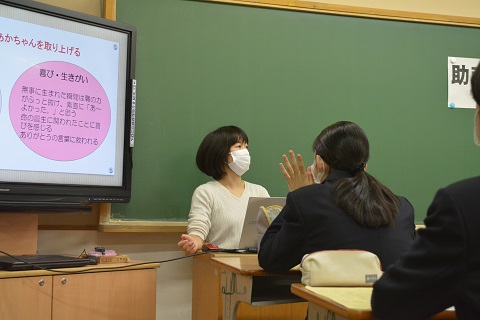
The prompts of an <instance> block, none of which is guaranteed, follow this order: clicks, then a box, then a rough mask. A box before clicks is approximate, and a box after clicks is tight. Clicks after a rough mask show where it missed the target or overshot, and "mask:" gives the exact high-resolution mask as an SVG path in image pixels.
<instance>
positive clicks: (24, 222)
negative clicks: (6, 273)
mask: <svg viewBox="0 0 480 320" xmlns="http://www.w3.org/2000/svg"><path fill="white" fill-rule="evenodd" d="M37 241H38V214H32V213H28V214H21V213H0V250H2V251H5V252H7V253H9V254H13V255H30V254H36V253H37Z"/></svg>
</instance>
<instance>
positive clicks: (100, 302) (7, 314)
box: [0, 261, 159, 320]
mask: <svg viewBox="0 0 480 320" xmlns="http://www.w3.org/2000/svg"><path fill="white" fill-rule="evenodd" d="M135 262H139V261H132V262H131V263H129V264H128V267H127V268H125V269H124V268H120V269H110V270H108V269H101V268H104V267H110V266H125V265H127V264H116V265H113V264H102V265H95V266H86V267H79V268H65V269H59V270H61V271H64V272H49V271H44V270H27V271H0V315H2V319H3V318H5V319H9V320H23V319H36V320H47V319H48V320H56V319H58V320H61V319H69V320H75V319H96V320H113V319H115V320H119V319H122V320H131V319H138V320H154V319H155V313H156V310H155V309H156V301H155V300H156V285H157V281H156V279H157V272H156V268H158V267H159V264H158V263H149V264H145V265H137V266H135V265H134V263H135ZM86 269H92V270H89V271H86ZM71 272H81V273H77V274H70V273H71Z"/></svg>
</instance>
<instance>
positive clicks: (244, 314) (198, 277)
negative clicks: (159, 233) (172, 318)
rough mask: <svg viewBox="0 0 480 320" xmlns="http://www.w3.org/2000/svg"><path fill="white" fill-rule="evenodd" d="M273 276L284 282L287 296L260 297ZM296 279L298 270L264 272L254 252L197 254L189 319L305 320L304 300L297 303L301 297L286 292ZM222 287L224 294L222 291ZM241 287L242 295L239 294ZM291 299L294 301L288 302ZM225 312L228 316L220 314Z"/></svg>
mask: <svg viewBox="0 0 480 320" xmlns="http://www.w3.org/2000/svg"><path fill="white" fill-rule="evenodd" d="M232 279H235V281H233V280H232ZM275 279H276V281H280V280H281V281H283V285H284V289H283V293H284V294H285V293H286V296H287V297H288V298H287V299H285V297H283V298H282V297H280V298H279V297H276V299H272V298H271V297H270V298H269V297H266V298H265V297H262V296H261V295H262V291H264V292H265V291H266V290H262V289H268V288H269V287H270V285H271V283H270V282H271V281H272V282H273V281H274V280H275ZM293 279H295V280H293ZM299 279H300V273H299V272H294V273H293V274H287V275H273V274H270V273H267V272H265V271H264V270H263V269H262V268H260V266H259V265H258V259H257V255H255V254H231V253H210V254H207V255H201V256H196V257H195V258H194V260H193V286H192V289H193V294H192V320H221V319H225V320H226V319H230V320H232V319H236V320H259V319H262V320H297V319H298V320H305V315H306V314H307V305H308V304H307V302H298V301H303V300H301V299H298V297H295V296H292V295H291V294H290V293H289V291H290V284H291V283H293V282H298V281H299ZM245 282H246V283H245ZM222 283H223V284H222ZM230 284H231V285H232V287H230ZM235 286H236V289H237V290H235ZM222 287H223V291H224V292H225V293H226V294H223V293H222ZM244 287H245V290H246V291H245V294H242V295H241V294H239V293H243V288H244ZM252 288H253V290H252ZM270 288H271V287H270ZM277 288H278V284H277ZM230 289H232V290H230ZM247 290H248V291H247ZM232 291H233V294H230V293H231V292H232ZM287 291H288V292H287ZM264 292H263V293H264ZM292 299H293V300H294V301H297V303H289V302H292V301H293V300H292ZM279 303H280V304H279ZM224 311H225V313H227V315H225V316H222V315H223V313H224ZM235 311H236V312H235ZM227 317H229V318H227Z"/></svg>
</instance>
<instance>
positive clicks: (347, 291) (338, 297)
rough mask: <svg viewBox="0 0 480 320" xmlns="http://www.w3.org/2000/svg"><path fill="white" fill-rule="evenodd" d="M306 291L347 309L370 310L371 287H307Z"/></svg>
mask: <svg viewBox="0 0 480 320" xmlns="http://www.w3.org/2000/svg"><path fill="white" fill-rule="evenodd" d="M305 288H306V289H308V290H310V291H313V292H315V293H316V294H318V295H321V296H323V297H325V298H328V299H330V300H332V301H334V302H336V303H338V304H341V305H344V306H345V307H347V308H349V309H356V310H371V306H370V298H371V297H372V289H373V288H372V287H355V288H351V287H309V286H306V287H305Z"/></svg>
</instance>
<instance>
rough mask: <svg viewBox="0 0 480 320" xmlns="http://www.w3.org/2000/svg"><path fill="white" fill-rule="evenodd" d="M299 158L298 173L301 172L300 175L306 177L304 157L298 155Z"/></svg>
mask: <svg viewBox="0 0 480 320" xmlns="http://www.w3.org/2000/svg"><path fill="white" fill-rule="evenodd" d="M297 158H298V171H299V172H300V174H302V175H304V174H305V163H304V162H303V157H302V155H301V154H297ZM307 170H308V169H307Z"/></svg>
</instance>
